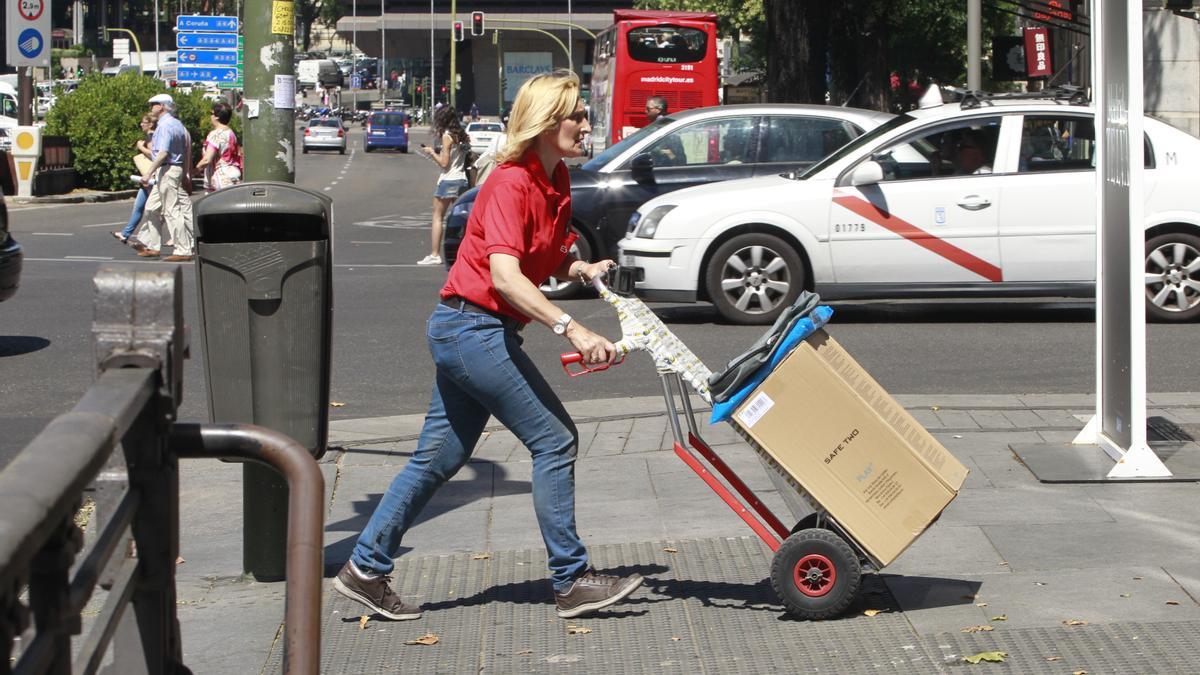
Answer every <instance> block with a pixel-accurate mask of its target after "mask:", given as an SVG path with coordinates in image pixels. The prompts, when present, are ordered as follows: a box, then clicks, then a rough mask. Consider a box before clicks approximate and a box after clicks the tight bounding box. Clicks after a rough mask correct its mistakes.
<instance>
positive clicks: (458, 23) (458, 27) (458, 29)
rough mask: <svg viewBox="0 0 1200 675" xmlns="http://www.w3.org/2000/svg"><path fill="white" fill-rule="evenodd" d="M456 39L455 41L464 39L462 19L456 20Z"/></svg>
mask: <svg viewBox="0 0 1200 675" xmlns="http://www.w3.org/2000/svg"><path fill="white" fill-rule="evenodd" d="M454 41H455V42H462V41H463V25H462V22H461V21H455V22H454Z"/></svg>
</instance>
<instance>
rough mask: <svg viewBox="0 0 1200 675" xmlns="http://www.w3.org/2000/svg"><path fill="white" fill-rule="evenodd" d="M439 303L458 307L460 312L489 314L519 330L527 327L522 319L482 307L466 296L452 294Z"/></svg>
mask: <svg viewBox="0 0 1200 675" xmlns="http://www.w3.org/2000/svg"><path fill="white" fill-rule="evenodd" d="M439 303H440V304H442V305H445V306H446V307H449V308H450V309H457V310H458V311H460V312H470V313H472V314H487V315H488V316H490V317H492V318H494V319H497V320H498V321H500V323H502V324H504V327H505V328H511V329H512V330H516V331H519V330H521V329H523V328H525V324H523V323H521V322H520V321H517V320H516V319H514V318H512V317H511V316H506V315H504V314H501V313H500V312H497V311H494V310H490V309H488V308H487V307H482V306H480V305H477V304H475V303H473V302H471V301H470V300H467V299H465V298H460V297H459V296H457V295H453V296H450V297H449V298H445V299H443V300H440V301H439Z"/></svg>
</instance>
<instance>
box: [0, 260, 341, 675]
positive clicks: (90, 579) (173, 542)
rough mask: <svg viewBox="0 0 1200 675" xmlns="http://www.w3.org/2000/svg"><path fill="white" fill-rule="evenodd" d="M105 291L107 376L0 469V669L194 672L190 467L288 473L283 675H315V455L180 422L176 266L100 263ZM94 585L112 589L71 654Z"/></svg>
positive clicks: (319, 495) (235, 429) (236, 429)
mask: <svg viewBox="0 0 1200 675" xmlns="http://www.w3.org/2000/svg"><path fill="white" fill-rule="evenodd" d="M95 285H96V316H95V323H94V324H93V333H94V336H95V346H96V359H97V365H98V370H99V375H98V377H97V379H96V382H95V383H94V384H93V385H92V387H91V388H90V389H88V391H87V392H86V393H85V394H84V396H83V398H82V399H81V400H80V401H79V402H78V404H76V406H75V407H74V409H72V410H71V411H70V412H68V413H66V414H63V415H60V416H59V417H57V418H55V419H54V420H53V421H51V422H50V424H49V425H47V426H46V428H45V429H44V430H43V431H42V432H41V433H39V434H38V436H37V437H36V438H34V440H33V441H32V442H30V443H29V445H28V446H26V447H25V449H24V450H22V452H21V453H20V454H19V455H18V456H17V457H16V458H15V459H14V460H13V461H12V463H11V464H9V465H8V466H7V467H6V468H5V469H4V471H3V472H0V675H9V674H10V673H94V672H97V671H98V670H99V669H100V666H101V663H102V661H105V660H106V655H107V654H108V653H109V649H110V647H111V655H112V656H111V663H110V665H108V666H107V667H106V672H116V673H155V674H158V673H187V672H190V671H189V670H188V669H187V667H186V666H184V665H183V663H182V650H181V646H180V629H179V620H178V617H177V615H176V596H175V566H176V560H177V558H178V555H179V470H178V458H179V457H189V458H190V457H223V458H240V459H249V460H256V461H261V462H264V463H267V464H269V465H271V466H274V467H275V468H276V469H278V470H279V471H280V472H281V473H282V474H283V475H284V476H285V478H286V479H287V481H288V485H289V488H290V490H291V492H290V501H289V505H288V506H289V513H288V544H287V545H288V561H287V579H288V581H287V590H286V611H285V645H284V661H283V663H284V672H288V673H317V672H318V665H319V659H320V605H321V572H322V569H321V563H322V543H321V533H322V528H323V515H322V513H323V512H322V501H323V491H324V480H323V479H322V476H321V473H320V470H319V469H318V467H317V464H316V461H315V460H314V459H313V457H312V455H311V454H309V453H308V451H307V450H305V449H304V448H303V447H301V446H300V445H299V444H297V443H296V442H295V441H293V440H291V439H290V438H288V437H286V436H284V435H282V434H279V433H277V432H274V431H270V430H266V429H262V428H259V427H254V426H250V425H207V424H176V423H175V415H176V410H177V408H178V405H179V402H180V400H181V393H182V366H183V360H184V358H186V355H187V344H186V333H185V329H184V324H183V309H182V308H183V303H182V283H181V273H180V270H179V268H175V269H174V270H172V271H154V272H134V271H132V270H130V269H122V268H117V267H102V268H101V269H100V271H99V272H98V273H97V275H96V278H95ZM118 448H119V449H120V450H121V451H120V452H115V451H116V450H117V449H118ZM85 495H86V496H90V498H91V499H92V501H93V502H94V515H93V516H92V517H93V518H94V519H95V532H96V536H95V539H94V541H93V542H91V543H90V545H88V546H87V547H84V545H83V530H82V529H81V527H80V525H79V524H77V522H76V519H75V516H76V514H77V512H78V511H79V509H80V507H81V505H82V504H83V503H84V498H85ZM97 589H103V590H105V591H107V595H106V597H104V599H103V603H102V605H101V607H100V609H99V611H98V613H97V614H96V615H95V616H94V618H90V620H89V622H88V623H89V624H90V625H89V631H88V633H87V635H86V636H85V637H84V639H83V642H82V643H81V644H79V645H77V647H78V649H76V650H74V653H75V656H74V657H72V652H73V650H72V637H73V636H75V635H79V634H80V633H82V631H83V612H84V608H85V606H86V605H88V603H89V601H90V600H91V599H92V596H93V595H94V594H96V591H97ZM128 610H132V611H128ZM31 619H32V620H31Z"/></svg>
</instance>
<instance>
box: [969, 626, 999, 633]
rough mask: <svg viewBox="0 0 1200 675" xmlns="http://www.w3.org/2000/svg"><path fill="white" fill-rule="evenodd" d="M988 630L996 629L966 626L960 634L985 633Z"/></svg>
mask: <svg viewBox="0 0 1200 675" xmlns="http://www.w3.org/2000/svg"><path fill="white" fill-rule="evenodd" d="M990 630H996V629H995V628H992V627H991V626H967V627H966V628H964V629H962V631H961V632H963V633H986V632H988V631H990Z"/></svg>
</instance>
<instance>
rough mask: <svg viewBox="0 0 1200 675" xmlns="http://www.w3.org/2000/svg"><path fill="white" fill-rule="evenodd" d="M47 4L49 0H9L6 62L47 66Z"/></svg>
mask: <svg viewBox="0 0 1200 675" xmlns="http://www.w3.org/2000/svg"><path fill="white" fill-rule="evenodd" d="M49 5H50V0H8V13H7V16H6V25H7V28H8V31H7V33H6V35H5V38H6V42H7V44H8V50H7V51H8V53H7V54H6V55H5V56H6V57H7V58H6V59H5V60H6V61H7V63H8V65H10V66H49V65H50V12H49V11H48V10H49V9H50V7H49Z"/></svg>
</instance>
